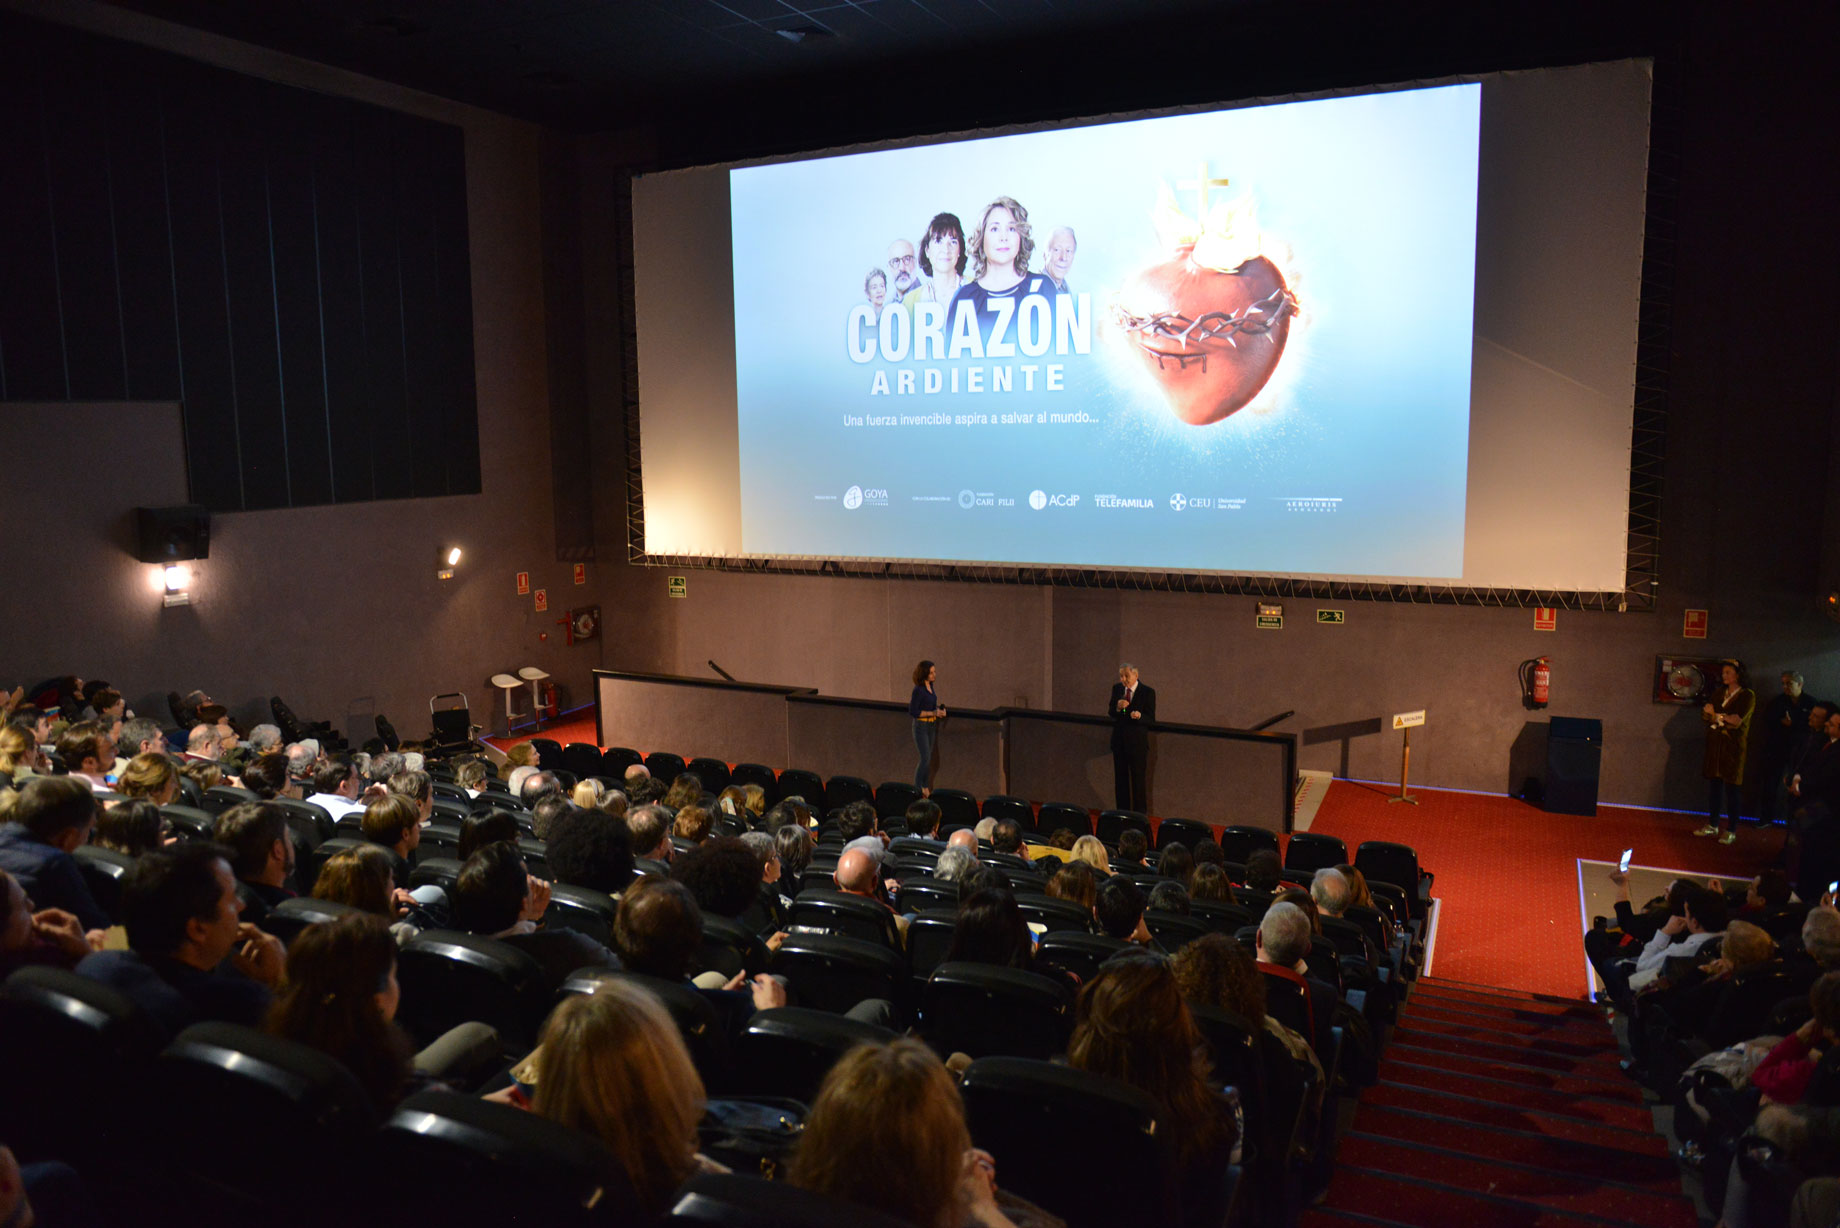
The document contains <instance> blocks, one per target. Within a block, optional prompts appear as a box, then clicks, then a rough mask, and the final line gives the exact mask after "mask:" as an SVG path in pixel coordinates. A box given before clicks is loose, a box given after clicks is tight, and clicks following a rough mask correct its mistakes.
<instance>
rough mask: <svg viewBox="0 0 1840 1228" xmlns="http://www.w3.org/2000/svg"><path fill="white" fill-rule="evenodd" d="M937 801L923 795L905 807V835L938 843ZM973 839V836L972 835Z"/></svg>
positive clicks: (938, 812)
mask: <svg viewBox="0 0 1840 1228" xmlns="http://www.w3.org/2000/svg"><path fill="white" fill-rule="evenodd" d="M940 814H941V811H940V809H939V803H938V802H936V801H934V800H933V799H932V798H930V797H923V798H921V799H920V800H919V801H917V802H915V803H913V804H912V805H911V806H909V807H908V808H907V835H908V838H909V839H911V840H930V841H932V842H933V843H934V844H937V843H939V816H940ZM973 838H974V839H975V837H973Z"/></svg>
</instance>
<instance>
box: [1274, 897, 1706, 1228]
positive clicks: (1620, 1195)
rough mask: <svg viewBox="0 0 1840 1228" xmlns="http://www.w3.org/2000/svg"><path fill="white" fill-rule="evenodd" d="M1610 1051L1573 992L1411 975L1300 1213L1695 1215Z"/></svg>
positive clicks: (1397, 1217) (1667, 1225)
mask: <svg viewBox="0 0 1840 1228" xmlns="http://www.w3.org/2000/svg"><path fill="white" fill-rule="evenodd" d="M1440 878H1441V875H1440ZM1479 1036H1486V1037H1488V1039H1487V1040H1486V1041H1479V1040H1471V1039H1468V1038H1470V1037H1479ZM1461 1045H1469V1046H1472V1047H1473V1046H1476V1045H1483V1046H1486V1047H1488V1048H1489V1049H1491V1050H1492V1051H1494V1053H1495V1056H1492V1057H1488V1058H1478V1057H1475V1056H1473V1055H1472V1054H1470V1053H1468V1052H1464V1051H1461V1050H1459V1049H1457V1048H1453V1047H1450V1046H1461ZM1616 1056H1617V1049H1616V1040H1615V1037H1614V1036H1613V1035H1612V1033H1611V1031H1610V1026H1609V1025H1608V1024H1607V1023H1605V1022H1604V1020H1603V1019H1602V1018H1601V1017H1600V1016H1599V1015H1598V1014H1597V1013H1596V1011H1595V1010H1594V1009H1593V1008H1591V1007H1588V1006H1585V1005H1583V1004H1581V1003H1566V1002H1564V1001H1561V1000H1557V999H1554V998H1551V997H1538V996H1533V995H1527V994H1516V993H1513V992H1511V991H1494V990H1489V989H1485V988H1482V987H1479V986H1473V985H1453V984H1450V983H1449V982H1447V981H1443V980H1434V979H1431V978H1424V979H1421V980H1420V981H1419V982H1418V983H1417V984H1416V985H1415V986H1414V987H1413V989H1412V996H1411V998H1410V1000H1409V1002H1408V1003H1407V1005H1406V1007H1405V1008H1404V1010H1403V1012H1402V1015H1401V1020H1400V1028H1399V1030H1398V1032H1397V1033H1396V1035H1395V1037H1394V1039H1393V1043H1392V1044H1390V1045H1389V1046H1388V1047H1387V1050H1386V1057H1385V1059H1384V1060H1383V1061H1382V1062H1381V1065H1380V1082H1379V1084H1378V1085H1377V1086H1375V1087H1372V1088H1369V1089H1367V1090H1366V1091H1364V1092H1363V1093H1362V1095H1361V1103H1360V1106H1359V1107H1358V1108H1357V1109H1356V1110H1355V1116H1354V1124H1353V1126H1352V1127H1351V1128H1350V1130H1349V1132H1348V1134H1347V1135H1346V1136H1345V1137H1344V1138H1343V1139H1342V1142H1341V1147H1340V1149H1339V1151H1338V1153H1337V1156H1336V1163H1335V1175H1334V1178H1333V1179H1332V1180H1331V1181H1330V1183H1329V1190H1328V1193H1327V1195H1326V1197H1325V1198H1324V1199H1323V1202H1322V1205H1321V1206H1320V1207H1317V1208H1315V1209H1313V1210H1310V1211H1307V1212H1305V1213H1304V1214H1303V1216H1302V1218H1301V1219H1300V1221H1299V1224H1300V1228H1351V1226H1352V1225H1356V1224H1366V1225H1388V1226H1392V1225H1403V1226H1408V1228H1444V1226H1445V1225H1451V1224H1465V1223H1469V1224H1487V1225H1504V1226H1511V1228H1570V1226H1573V1225H1577V1226H1579V1228H1583V1226H1584V1225H1597V1226H1598V1228H1602V1226H1603V1225H1605V1224H1611V1225H1630V1226H1631V1228H1638V1226H1639V1228H1697V1225H1698V1222H1699V1221H1698V1219H1697V1217H1696V1216H1695V1213H1694V1210H1693V1204H1692V1202H1691V1200H1689V1199H1688V1198H1686V1197H1685V1196H1684V1195H1682V1194H1681V1192H1680V1180H1679V1175H1678V1172H1677V1171H1676V1169H1675V1167H1674V1162H1673V1161H1672V1160H1671V1159H1670V1158H1669V1157H1668V1154H1667V1145H1666V1141H1665V1140H1664V1139H1663V1138H1661V1136H1659V1135H1657V1134H1655V1133H1654V1132H1653V1124H1652V1118H1651V1116H1650V1113H1649V1110H1648V1109H1647V1107H1646V1106H1644V1104H1643V1103H1642V1095H1641V1092H1640V1090H1639V1089H1638V1088H1637V1087H1636V1085H1635V1084H1633V1083H1631V1082H1629V1081H1628V1080H1627V1079H1624V1078H1622V1077H1621V1076H1620V1075H1618V1074H1617V1073H1616ZM1523 1059H1525V1060H1523Z"/></svg>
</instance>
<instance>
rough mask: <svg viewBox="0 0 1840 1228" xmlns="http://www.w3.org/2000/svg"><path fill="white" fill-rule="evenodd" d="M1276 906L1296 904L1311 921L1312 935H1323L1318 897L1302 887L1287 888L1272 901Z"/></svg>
mask: <svg viewBox="0 0 1840 1228" xmlns="http://www.w3.org/2000/svg"><path fill="white" fill-rule="evenodd" d="M1271 902H1272V903H1274V904H1295V905H1296V906H1297V907H1298V908H1301V909H1302V910H1303V915H1304V916H1306V917H1308V918H1309V919H1310V933H1312V934H1321V933H1322V917H1321V916H1320V915H1319V914H1318V913H1317V911H1316V897H1315V896H1313V895H1311V894H1310V893H1309V892H1308V891H1306V890H1304V889H1303V888H1302V887H1286V888H1285V889H1284V890H1282V891H1280V892H1278V894H1277V895H1275V896H1273V897H1272V900H1271Z"/></svg>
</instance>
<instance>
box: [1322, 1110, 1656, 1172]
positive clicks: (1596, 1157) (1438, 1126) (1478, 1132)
mask: <svg viewBox="0 0 1840 1228" xmlns="http://www.w3.org/2000/svg"><path fill="white" fill-rule="evenodd" d="M1354 1130H1358V1132H1362V1134H1374V1136H1378V1138H1398V1140H1406V1141H1413V1143H1428V1145H1432V1147H1444V1149H1448V1151H1461V1153H1465V1154H1474V1156H1483V1158H1500V1160H1512V1162H1516V1164H1536V1165H1544V1167H1555V1169H1562V1171H1566V1173H1575V1175H1579V1176H1601V1178H1603V1180H1614V1182H1627V1184H1630V1186H1656V1187H1658V1189H1663V1191H1667V1193H1674V1191H1678V1189H1680V1169H1678V1165H1676V1164H1674V1158H1673V1156H1671V1154H1669V1153H1667V1140H1665V1138H1662V1136H1660V1134H1647V1136H1639V1138H1638V1136H1627V1134H1625V1136H1617V1138H1614V1140H1612V1141H1610V1145H1604V1143H1603V1141H1601V1140H1592V1141H1586V1140H1577V1138H1558V1136H1555V1134H1536V1132H1529V1130H1514V1129H1509V1127H1501V1125H1481V1123H1478V1121H1455V1119H1452V1118H1441V1116H1435V1114H1424V1112H1411V1110H1406V1108H1387V1106H1382V1105H1367V1103H1362V1106H1360V1110H1356V1114H1354Z"/></svg>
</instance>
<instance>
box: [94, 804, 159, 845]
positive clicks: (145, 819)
mask: <svg viewBox="0 0 1840 1228" xmlns="http://www.w3.org/2000/svg"><path fill="white" fill-rule="evenodd" d="M168 832H169V829H168V827H167V826H166V820H165V819H164V818H163V817H161V815H160V808H159V807H158V806H156V805H154V804H153V803H152V802H150V801H148V800H147V799H146V798H136V799H135V800H133V801H127V802H117V803H116V804H115V805H113V806H105V807H103V808H102V809H101V810H99V811H97V812H96V827H95V830H94V831H93V832H92V833H91V835H90V843H91V844H94V845H97V846H98V847H100V848H105V849H111V850H113V851H114V852H117V853H121V854H123V855H124V856H127V857H139V856H140V855H141V854H142V853H151V852H152V851H153V850H154V849H157V848H161V847H163V846H164V845H165V844H166V843H167V841H168V840H170V839H172V837H171V836H170V835H169V834H168Z"/></svg>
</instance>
